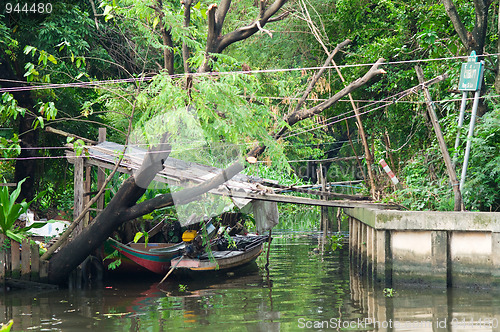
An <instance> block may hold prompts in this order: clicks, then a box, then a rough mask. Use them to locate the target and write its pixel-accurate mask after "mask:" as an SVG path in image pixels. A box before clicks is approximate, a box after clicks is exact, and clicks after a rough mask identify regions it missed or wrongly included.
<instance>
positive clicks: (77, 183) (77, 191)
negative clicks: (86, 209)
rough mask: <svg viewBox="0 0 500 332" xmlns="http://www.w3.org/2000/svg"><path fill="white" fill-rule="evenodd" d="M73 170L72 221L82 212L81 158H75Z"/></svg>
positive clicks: (79, 229)
mask: <svg viewBox="0 0 500 332" xmlns="http://www.w3.org/2000/svg"><path fill="white" fill-rule="evenodd" d="M74 165H75V170H74V199H75V205H74V207H73V219H76V218H77V217H78V216H79V215H80V213H81V212H82V211H83V193H84V189H83V158H81V157H76V158H75V164H74ZM80 231H81V228H80V226H79V227H78V231H77V233H79V232H80Z"/></svg>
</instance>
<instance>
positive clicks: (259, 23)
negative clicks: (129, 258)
mask: <svg viewBox="0 0 500 332" xmlns="http://www.w3.org/2000/svg"><path fill="white" fill-rule="evenodd" d="M10 3H11V6H10V7H7V5H6V4H4V3H2V5H1V6H2V7H1V8H0V88H1V90H0V91H1V93H0V127H1V128H0V153H1V156H0V171H1V176H2V181H4V182H11V183H12V182H20V181H21V180H22V179H24V178H26V180H25V182H24V183H23V187H22V191H21V195H20V197H21V198H24V199H26V200H27V201H30V200H32V199H33V198H34V197H35V196H36V195H37V194H39V193H43V194H41V195H40V196H39V198H38V200H37V201H36V202H35V203H33V204H36V209H37V210H38V211H39V212H40V214H46V215H48V216H49V217H52V216H53V214H54V213H55V212H54V211H57V212H58V213H60V212H61V211H65V212H66V213H67V214H69V215H71V208H72V206H73V167H71V166H69V164H68V163H67V161H66V160H65V158H64V146H65V144H68V143H71V144H76V145H78V144H81V143H82V142H81V141H79V140H73V141H71V140H70V139H67V138H66V137H62V136H59V135H54V134H52V133H49V132H47V131H45V130H44V129H45V128H47V127H48V126H50V127H52V128H56V129H60V130H64V131H65V132H69V133H73V134H76V135H78V136H81V137H86V138H89V139H96V138H97V135H98V128H99V127H106V128H107V139H108V140H109V141H114V142H117V143H121V144H124V143H142V144H147V145H154V143H155V142H156V138H155V137H154V135H153V134H154V133H158V132H163V131H165V130H169V132H171V133H174V134H173V135H172V136H171V137H170V139H171V142H172V145H173V152H172V156H175V157H179V158H183V159H189V160H193V161H199V162H202V163H208V164H211V165H214V166H218V167H225V166H227V165H228V162H229V161H230V160H232V159H234V156H236V155H238V154H240V155H246V154H247V153H248V152H249V151H250V150H251V149H252V148H254V146H255V145H256V144H261V145H264V146H266V149H265V151H264V153H263V154H261V155H260V156H259V157H258V160H259V162H258V163H257V164H255V165H252V166H250V167H248V168H247V170H246V172H248V173H249V174H258V175H260V176H262V177H264V178H269V179H274V180H279V182H280V183H282V184H304V183H308V182H311V181H312V182H314V181H316V173H315V172H316V171H315V169H316V168H317V167H318V165H320V164H322V165H324V167H326V174H327V177H328V178H327V180H328V181H331V182H340V181H350V180H352V181H354V180H362V182H360V183H356V184H354V185H352V186H347V187H345V186H339V187H334V188H336V189H335V190H337V191H339V192H342V190H344V192H345V193H348V194H351V193H364V194H366V195H371V196H373V198H374V199H376V200H378V201H384V202H395V203H398V204H400V205H402V206H404V207H406V208H409V209H414V210H453V191H452V187H451V185H450V181H449V178H448V175H447V173H446V168H445V165H444V162H443V157H442V154H441V152H440V150H439V146H438V143H437V139H436V135H435V134H434V131H433V129H432V125H431V123H430V121H429V119H428V116H427V110H426V105H425V100H424V97H423V94H422V93H421V92H416V93H406V94H404V95H402V93H404V92H407V90H409V89H411V88H413V87H416V86H417V85H418V84H419V81H418V79H417V76H416V73H415V68H414V67H415V66H416V65H419V66H421V67H422V68H423V71H424V74H425V80H430V79H432V78H434V77H436V76H438V75H442V74H447V75H448V78H447V79H445V80H444V81H441V82H439V83H436V84H433V85H432V86H430V87H429V89H430V94H431V96H432V99H433V100H434V105H435V108H436V113H437V116H438V118H439V122H440V125H441V128H442V131H443V133H444V136H445V140H446V143H447V146H448V150H449V153H450V155H452V156H456V158H457V165H456V170H457V174H458V176H460V171H461V167H462V161H463V158H464V151H465V144H466V137H467V131H468V129H469V122H470V114H471V112H470V111H471V108H472V99H471V100H469V101H468V103H467V108H466V110H467V112H466V117H465V121H464V126H463V128H462V129H461V131H460V135H461V136H460V137H461V140H460V145H459V147H458V149H457V150H456V151H455V150H454V143H455V138H456V135H457V120H458V114H459V109H460V101H461V92H460V91H458V80H459V76H460V68H461V64H462V63H463V62H465V61H467V58H466V56H468V55H469V54H470V52H471V51H475V52H476V53H477V54H478V55H479V56H480V59H481V60H484V61H485V73H484V84H483V89H482V91H481V97H482V98H481V102H480V105H479V117H478V120H477V124H476V129H475V134H474V137H473V139H472V150H471V156H470V161H469V165H468V171H467V178H466V182H465V187H464V188H463V192H462V195H463V200H464V205H465V208H466V209H467V210H476V211H499V210H500V95H499V93H500V72H499V68H500V64H499V61H498V53H499V52H500V40H499V38H498V36H499V33H500V32H499V31H500V17H499V8H500V4H499V2H498V1H486V0H474V1H470V0H454V1H450V0H443V1H437V0H433V1H416V0H409V1H391V0H387V1H385V0H384V1H371V0H348V1H345V0H322V1H317V0H311V1H306V0H290V1H286V0H274V1H273V0H261V1H258V0H239V1H227V0H217V1H215V2H214V1H206V0H182V1H179V0H67V1H53V2H44V4H45V6H41V7H40V6H38V7H36V8H35V7H33V8H32V7H28V8H23V7H22V6H18V7H16V4H17V2H16V1H11V2H10ZM19 3H21V2H19ZM49 3H50V6H48V4H49ZM214 3H215V4H216V5H214ZM16 8H17V9H16ZM347 39H349V40H350V43H348V44H347V45H346V46H344V47H343V48H342V49H340V50H339V52H338V53H337V54H336V55H335V57H334V58H333V60H334V63H333V62H331V63H329V64H328V68H327V69H326V71H325V72H324V73H323V75H322V76H321V77H320V78H319V80H318V82H317V83H316V84H315V85H314V88H313V90H312V91H311V92H310V94H309V95H308V96H307V99H306V100H305V101H304V102H303V103H302V105H298V103H299V99H300V98H301V97H302V95H303V94H304V91H306V88H307V87H308V84H309V83H310V81H311V79H312V77H313V76H314V74H315V73H316V72H317V71H318V69H319V68H320V67H321V66H323V64H324V62H325V60H326V59H327V57H328V55H329V54H330V52H332V51H333V50H334V49H335V47H336V46H337V45H338V44H340V43H342V42H344V41H345V40H347ZM379 58H383V59H385V60H384V64H383V65H381V68H383V69H384V71H385V74H383V75H376V76H374V77H372V78H371V79H370V81H369V82H368V83H367V84H365V85H363V86H361V87H359V88H357V89H356V90H354V91H353V92H352V97H351V99H352V102H350V100H349V98H348V97H347V96H345V97H343V98H342V99H341V100H340V101H339V102H337V103H335V104H334V105H333V106H332V107H326V108H325V109H324V110H323V111H322V112H321V113H318V114H316V115H315V116H312V117H308V118H305V119H304V120H302V121H300V122H297V123H295V124H294V125H293V126H291V125H290V126H289V125H288V124H289V122H287V121H286V119H287V115H289V114H292V113H293V112H294V111H297V110H304V111H308V110H311V109H313V108H314V107H315V106H316V105H318V104H320V103H322V102H324V101H325V100H329V99H330V98H332V96H334V95H335V94H336V93H337V92H338V91H340V90H342V89H343V88H344V87H345V86H347V85H348V84H349V83H350V82H353V81H354V80H356V79H358V78H360V77H362V76H363V75H364V74H365V73H366V72H367V71H368V70H369V69H370V67H371V66H372V65H373V64H374V63H375V62H376V61H377V60H378V59H379ZM334 64H336V65H338V67H337V68H335V66H334ZM472 95H473V94H472V93H469V97H472ZM353 105H355V106H356V109H357V111H358V112H359V113H360V114H361V115H360V121H357V120H356V116H355V114H354V111H353ZM282 127H284V128H286V130H285V132H284V133H283V134H282V135H280V137H279V139H278V140H275V139H274V138H275V137H273V136H274V135H275V133H276V132H277V131H279V130H280V128H282ZM193 128H194V129H193ZM200 142H202V143H200ZM364 143H365V144H364ZM200 147H203V148H200ZM352 156H361V157H362V156H364V157H363V158H360V159H359V162H358V159H347V160H343V161H336V162H335V161H331V160H329V159H332V158H336V157H338V158H341V157H352ZM325 159H327V161H324V160H325ZM381 159H385V160H386V161H387V163H388V164H389V166H390V167H391V169H392V170H393V171H394V173H395V174H396V176H397V177H398V178H399V181H400V183H401V185H400V186H399V185H398V186H397V187H396V186H394V185H392V183H391V181H390V180H389V178H388V177H387V175H386V174H385V172H384V171H383V170H382V168H381V167H380V166H379V161H380V160H381ZM322 160H323V162H321V161H322ZM124 178H125V176H123V175H122V176H118V175H116V176H115V177H114V178H113V180H112V181H111V183H110V184H109V187H110V188H111V190H108V191H106V199H107V200H109V199H110V197H111V196H112V195H113V194H114V193H115V192H116V190H117V188H118V187H119V186H120V185H121V183H122V181H123V180H124ZM93 190H96V188H93ZM154 195H155V194H154V192H147V193H146V197H154ZM294 208H295V207H290V209H294ZM162 213H164V212H162ZM51 214H52V215H51Z"/></svg>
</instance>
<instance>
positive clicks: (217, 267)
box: [171, 243, 263, 273]
mask: <svg viewBox="0 0 500 332" xmlns="http://www.w3.org/2000/svg"><path fill="white" fill-rule="evenodd" d="M262 247H263V244H262V243H261V244H258V245H256V246H255V247H253V248H250V249H248V250H245V251H240V250H226V251H214V252H213V255H214V257H215V260H214V259H209V258H206V259H199V258H188V257H177V258H174V259H172V262H171V264H172V266H176V271H175V273H184V272H188V271H191V272H204V271H205V272H206V271H223V270H229V269H234V268H238V267H241V266H244V265H246V264H248V263H251V262H253V261H254V260H255V259H256V258H257V257H259V255H260V254H261V253H262Z"/></svg>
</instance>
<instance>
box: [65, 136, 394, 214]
mask: <svg viewBox="0 0 500 332" xmlns="http://www.w3.org/2000/svg"><path fill="white" fill-rule="evenodd" d="M123 150H124V147H123V145H121V144H117V143H114V142H108V141H105V142H102V143H99V144H98V145H95V146H88V147H87V153H86V154H85V158H84V164H85V165H86V166H88V165H93V166H98V167H101V168H106V169H113V168H114V166H115V164H114V163H115V162H116V160H117V159H118V155H119V154H120V153H121V152H122V151H123ZM146 153H147V151H145V150H143V149H139V148H135V147H129V148H127V150H126V152H125V156H124V158H123V160H122V162H121V164H120V167H119V168H118V171H119V172H121V173H126V174H133V173H134V171H136V170H138V169H139V168H140V167H141V165H142V162H143V158H144V156H145V155H146ZM66 156H67V158H68V161H69V162H70V163H75V162H76V160H77V157H76V156H75V153H74V151H71V150H69V151H67V153H66ZM164 166H165V167H164V169H163V170H161V171H160V172H158V174H157V176H156V177H155V180H156V181H159V182H162V183H167V184H170V185H177V186H194V185H197V184H200V183H203V182H205V181H207V180H210V179H211V178H213V177H215V176H216V175H217V174H219V173H220V172H221V171H222V170H221V169H219V168H216V167H212V166H206V165H202V164H199V163H193V162H186V161H183V160H179V159H175V158H171V157H169V158H167V160H166V161H165V163H164ZM75 167H76V164H75ZM269 185H270V186H273V187H275V188H274V189H276V187H278V188H280V189H283V188H285V187H284V186H280V185H279V184H277V183H275V182H274V181H269V180H264V179H260V178H257V177H250V176H247V175H245V174H237V175H236V176H235V177H233V178H232V179H231V180H229V181H227V182H226V183H225V184H224V186H221V187H219V188H217V189H213V190H211V191H210V193H212V194H215V195H222V196H229V197H232V198H233V200H237V201H239V204H237V205H239V206H240V205H241V206H243V205H245V204H246V203H248V202H250V200H253V199H255V200H263V201H271V202H279V203H291V204H306V205H316V206H324V207H347V208H352V207H372V208H373V207H375V208H377V207H378V208H382V209H391V208H394V206H393V205H389V204H380V203H371V202H369V201H366V200H365V199H366V198H363V197H359V196H356V195H343V194H336V193H331V192H326V191H314V190H307V189H302V188H296V187H292V188H288V187H287V188H288V189H291V190H293V191H305V192H306V193H308V194H313V195H320V196H329V197H336V198H343V199H341V200H325V199H312V198H305V197H295V196H288V195H282V194H274V193H272V192H273V188H271V187H268V186H269ZM278 190H279V189H278ZM268 192H269V193H268ZM368 199H369V198H368ZM358 200H363V201H358Z"/></svg>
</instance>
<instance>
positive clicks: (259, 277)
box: [0, 233, 500, 331]
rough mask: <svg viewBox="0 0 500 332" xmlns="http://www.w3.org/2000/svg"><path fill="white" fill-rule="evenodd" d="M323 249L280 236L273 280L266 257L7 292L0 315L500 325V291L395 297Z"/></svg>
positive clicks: (447, 327)
mask: <svg viewBox="0 0 500 332" xmlns="http://www.w3.org/2000/svg"><path fill="white" fill-rule="evenodd" d="M317 246H318V239H317V236H315V235H314V234H301V233H288V234H281V235H276V236H275V237H274V240H273V242H272V247H271V253H270V261H271V264H270V273H269V276H268V275H267V273H266V271H265V270H264V269H263V268H262V267H263V266H264V264H265V255H262V256H261V257H260V258H259V261H258V262H257V265H256V266H253V268H252V267H250V268H249V269H246V270H244V271H240V272H239V273H235V274H234V275H233V274H231V275H225V276H223V277H219V278H212V279H207V278H204V280H179V279H175V278H172V279H169V280H168V281H167V282H166V284H165V285H164V286H162V287H161V288H159V287H158V281H159V279H160V278H158V277H154V278H151V277H148V278H137V277H135V278H133V279H132V278H129V279H127V280H123V279H122V280H107V281H105V282H104V284H103V285H102V286H99V287H94V288H93V289H89V290H67V289H66V290H59V291H45V292H34V291H29V292H26V291H23V292H21V291H15V292H13V291H12V292H7V293H4V294H0V307H1V308H0V320H1V321H4V322H5V321H7V320H9V319H11V318H13V319H14V322H15V323H14V328H13V330H14V331H87V330H89V329H92V330H96V331H170V330H178V329H183V330H196V331H198V330H203V331H303V330H323V331H328V330H331V331H333V330H340V328H342V327H344V329H343V330H346V329H347V330H373V329H374V327H377V328H379V330H381V331H389V330H392V331H455V330H460V331H470V330H480V331H500V328H499V327H498V320H499V319H500V296H498V295H499V294H498V293H495V292H491V291H481V290H456V289H454V290H433V289H395V293H394V297H392V298H389V297H386V296H384V292H383V290H382V289H381V288H380V287H374V286H373V285H372V284H371V283H370V282H369V281H368V280H364V278H359V277H358V276H357V275H356V274H353V273H350V271H349V260H348V252H347V251H339V252H335V253H332V252H327V253H325V254H324V255H320V254H316V253H313V249H314V248H316V247H317ZM2 312H3V314H2ZM480 319H481V321H480ZM487 319H489V320H490V321H487ZM369 321H371V322H373V323H372V324H371V325H370V324H367V323H369ZM481 322H482V324H481ZM452 323H453V324H452ZM470 323H475V325H471V324H470ZM377 324H378V325H377ZM405 324H406V325H405ZM412 324H413V325H412ZM391 326H392V329H391Z"/></svg>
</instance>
